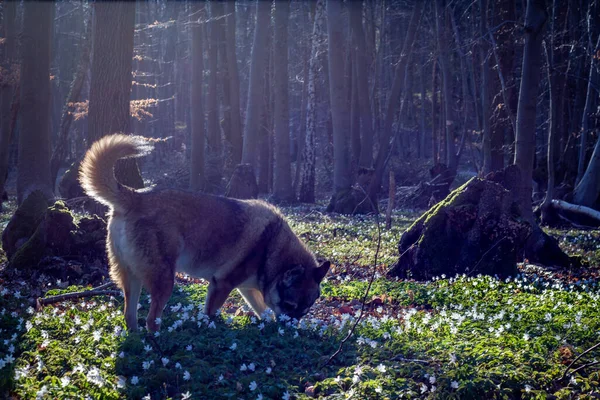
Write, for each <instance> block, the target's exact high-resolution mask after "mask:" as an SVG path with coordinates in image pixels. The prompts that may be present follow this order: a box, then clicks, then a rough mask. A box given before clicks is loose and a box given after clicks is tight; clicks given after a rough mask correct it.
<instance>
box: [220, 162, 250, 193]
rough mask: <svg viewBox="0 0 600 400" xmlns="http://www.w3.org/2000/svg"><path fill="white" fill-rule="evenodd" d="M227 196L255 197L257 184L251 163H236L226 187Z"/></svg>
mask: <svg viewBox="0 0 600 400" xmlns="http://www.w3.org/2000/svg"><path fill="white" fill-rule="evenodd" d="M226 196H227V197H233V198H236V199H256V198H257V197H258V184H257V183H256V176H255V175H254V168H253V167H252V165H251V164H238V165H237V166H236V167H235V169H234V170H233V175H232V176H231V180H230V181H229V185H228V187H227V194H226Z"/></svg>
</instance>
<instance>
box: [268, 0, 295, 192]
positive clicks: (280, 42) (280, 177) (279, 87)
mask: <svg viewBox="0 0 600 400" xmlns="http://www.w3.org/2000/svg"><path fill="white" fill-rule="evenodd" d="M289 14H290V2H289V1H288V0H284V1H278V2H276V3H275V34H274V40H275V43H274V54H273V56H274V60H273V61H274V63H273V64H274V70H275V71H274V82H273V83H274V95H275V167H274V169H273V172H274V180H273V195H274V197H275V199H277V200H278V201H285V202H290V201H293V200H294V197H295V196H294V191H293V188H292V171H291V163H292V162H291V154H290V117H289V106H288V41H287V37H288V28H287V26H288V20H289Z"/></svg>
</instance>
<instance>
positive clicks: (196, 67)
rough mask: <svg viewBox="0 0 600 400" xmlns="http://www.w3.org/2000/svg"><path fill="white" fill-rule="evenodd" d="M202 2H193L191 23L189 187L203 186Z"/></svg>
mask: <svg viewBox="0 0 600 400" xmlns="http://www.w3.org/2000/svg"><path fill="white" fill-rule="evenodd" d="M204 7H205V6H204V4H201V3H193V6H192V13H193V15H194V17H195V21H193V24H192V28H191V30H192V93H191V108H192V113H191V114H192V115H191V117H192V149H191V150H192V151H191V160H190V189H191V190H196V191H198V190H202V189H203V188H204V145H205V141H206V139H205V136H204V107H203V101H202V92H203V90H202V81H203V76H204V60H203V46H202V27H201V26H200V23H201V21H200V20H201V18H202V17H204V12H203V11H204Z"/></svg>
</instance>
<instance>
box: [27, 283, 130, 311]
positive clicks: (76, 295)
mask: <svg viewBox="0 0 600 400" xmlns="http://www.w3.org/2000/svg"><path fill="white" fill-rule="evenodd" d="M112 285H113V283H112V282H109V283H105V284H103V285H100V286H98V287H97V288H94V289H92V290H84V291H81V292H73V293H65V294H59V295H57V296H50V297H45V298H41V297H38V299H37V301H36V308H37V309H38V310H40V309H41V308H42V307H43V306H45V305H48V304H54V303H60V302H61V301H65V300H70V299H81V298H85V297H92V296H118V295H121V294H122V292H121V291H120V290H101V289H104V288H107V287H110V286H112Z"/></svg>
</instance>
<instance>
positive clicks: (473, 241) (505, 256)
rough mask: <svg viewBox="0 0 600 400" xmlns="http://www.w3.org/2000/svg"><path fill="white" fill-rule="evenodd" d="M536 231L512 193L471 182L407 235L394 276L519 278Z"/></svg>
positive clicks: (490, 184)
mask: <svg viewBox="0 0 600 400" xmlns="http://www.w3.org/2000/svg"><path fill="white" fill-rule="evenodd" d="M531 232H532V227H531V226H530V224H529V223H527V222H526V221H524V220H523V219H522V218H521V212H520V210H519V207H518V205H517V203H516V202H515V201H514V199H513V196H512V194H511V193H510V191H508V190H507V189H505V188H504V187H503V186H502V185H500V184H499V183H496V182H491V181H489V180H483V179H478V178H472V179H471V180H470V181H468V182H467V183H465V184H464V185H462V186H461V187H459V188H457V189H456V190H454V191H452V192H451V193H450V194H449V195H448V197H446V198H445V199H444V200H442V201H440V202H439V203H438V204H436V205H435V206H433V207H432V208H431V209H430V210H429V211H427V212H426V213H425V214H423V215H422V216H421V217H420V218H419V219H418V220H417V221H415V222H414V224H413V225H412V226H411V227H410V228H409V229H408V230H407V231H406V232H405V233H404V234H403V235H402V237H401V239H400V243H399V246H398V250H399V252H400V259H399V260H398V262H397V263H396V264H395V265H394V266H393V267H392V268H391V269H390V271H389V274H390V275H392V276H400V277H412V278H415V279H429V278H432V277H434V276H440V275H442V274H446V275H449V276H453V275H455V274H457V273H461V274H462V273H469V274H479V273H482V274H490V275H499V276H510V275H515V274H516V273H517V268H516V263H517V261H518V260H519V259H522V256H523V251H524V246H525V242H526V240H527V238H528V237H529V235H530V234H531Z"/></svg>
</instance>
